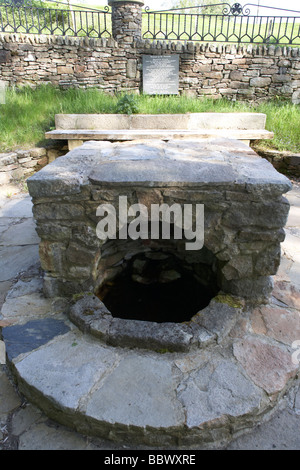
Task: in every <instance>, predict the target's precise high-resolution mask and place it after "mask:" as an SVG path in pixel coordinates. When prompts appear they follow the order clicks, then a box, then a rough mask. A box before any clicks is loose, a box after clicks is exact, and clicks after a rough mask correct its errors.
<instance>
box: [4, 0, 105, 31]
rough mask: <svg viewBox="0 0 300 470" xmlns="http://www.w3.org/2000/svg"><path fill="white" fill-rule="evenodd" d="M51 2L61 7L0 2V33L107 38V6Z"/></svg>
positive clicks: (10, 0)
mask: <svg viewBox="0 0 300 470" xmlns="http://www.w3.org/2000/svg"><path fill="white" fill-rule="evenodd" d="M55 3H56V4H61V5H64V8H56V7H53V8H52V5H51V4H50V5H51V7H49V6H48V5H47V4H45V6H44V5H43V3H42V2H41V1H38V2H36V1H34V0H33V1H30V0H25V1H23V0H0V32H9V33H26V34H54V35H62V36H89V37H97V38H101V37H111V12H110V11H109V8H108V7H104V10H97V9H90V8H88V9H85V7H80V8H79V7H78V6H76V5H72V4H65V3H62V2H55ZM46 5H47V6H46Z"/></svg>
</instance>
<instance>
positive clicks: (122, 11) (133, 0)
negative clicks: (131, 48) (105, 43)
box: [108, 0, 144, 43]
mask: <svg viewBox="0 0 300 470" xmlns="http://www.w3.org/2000/svg"><path fill="white" fill-rule="evenodd" d="M108 5H109V6H111V7H112V34H113V38H114V39H115V40H116V41H118V42H125V43H131V42H132V41H133V40H135V39H141V36H142V6H143V5H144V2H143V1H142V0H108Z"/></svg>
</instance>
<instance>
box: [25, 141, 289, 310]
mask: <svg viewBox="0 0 300 470" xmlns="http://www.w3.org/2000/svg"><path fill="white" fill-rule="evenodd" d="M28 187H29V192H30V194H31V196H32V198H33V203H34V208H33V212H34V217H35V219H36V222H37V231H38V234H39V236H40V238H41V244H40V257H41V263H42V268H43V269H44V271H45V279H44V286H45V293H46V295H48V296H55V295H67V296H72V295H73V294H78V293H80V292H86V291H89V292H95V291H96V289H97V288H98V287H99V286H100V285H102V284H103V282H104V280H106V279H109V278H113V277H114V276H115V275H116V274H117V272H119V271H120V270H121V269H122V267H121V264H122V260H124V258H125V255H126V258H127V259H128V258H130V257H132V256H133V255H135V254H137V253H139V252H141V251H142V252H147V251H148V252H150V251H159V250H161V249H162V250H163V251H171V252H173V253H176V256H178V257H179V258H182V259H183V258H185V260H186V262H187V263H189V264H191V265H195V264H197V263H201V262H206V261H205V259H204V258H206V257H207V252H209V253H210V255H211V257H212V258H213V263H214V264H215V266H214V270H215V273H216V275H217V277H218V284H219V288H220V290H222V291H223V292H226V293H230V294H234V295H237V296H241V297H243V298H246V299H251V300H254V301H263V300H265V299H267V298H268V295H269V293H270V291H271V288H272V283H271V278H270V276H272V275H274V274H275V273H276V271H277V268H278V265H279V262H280V242H281V241H283V240H284V231H283V227H284V225H285V223H286V219H287V215H288V211H289V204H288V202H287V200H286V199H285V198H283V197H282V194H284V193H286V192H287V191H289V190H290V188H291V183H290V182H289V180H288V179H287V178H286V177H284V176H283V175H281V174H279V173H278V172H277V171H276V170H274V168H273V167H272V165H271V164H270V163H268V162H267V161H265V160H264V159H262V158H260V157H258V156H257V155H256V154H255V153H254V152H253V151H252V150H251V149H250V148H249V147H247V146H246V145H244V144H242V143H239V142H238V141H231V140H227V139H209V140H203V141H183V142H182V141H179V140H177V141H176V140H174V141H169V142H163V141H152V142H151V144H149V143H145V142H138V143H136V142H135V143H114V144H113V143H109V142H88V143H86V144H84V145H83V146H82V147H80V148H79V149H75V150H73V151H71V152H69V153H68V154H67V155H66V156H64V157H61V158H59V159H57V160H56V161H55V162H53V163H52V164H51V165H48V166H47V167H46V168H44V169H43V170H41V171H40V172H38V173H36V174H35V175H34V176H33V177H31V178H30V179H29V180H28ZM119 196H123V197H126V198H127V205H128V207H129V206H130V205H133V204H137V203H140V204H144V205H145V206H146V207H150V205H151V204H159V205H161V204H168V205H169V206H171V205H172V204H180V205H181V206H182V207H183V206H184V204H194V205H195V204H203V205H204V220H205V222H204V223H205V228H204V249H202V250H196V251H195V250H186V249H185V244H184V243H183V241H182V240H181V241H178V240H176V243H173V242H172V241H170V242H169V246H168V245H165V247H163V246H160V242H159V240H151V239H149V240H148V242H147V243H146V241H145V240H142V243H141V240H138V241H137V242H136V243H132V240H131V241H130V242H129V241H128V240H122V243H120V240H119V244H118V247H117V244H116V243H115V246H113V243H112V240H110V242H108V241H105V240H104V241H103V240H100V239H99V238H98V236H97V234H96V227H97V223H98V222H99V221H100V217H99V216H97V215H96V211H97V208H98V206H99V205H102V204H112V205H113V206H114V207H116V208H117V207H118V206H119ZM117 215H118V214H117ZM132 218H133V217H132ZM129 222H130V217H129V219H128V223H129ZM128 238H129V237H128Z"/></svg>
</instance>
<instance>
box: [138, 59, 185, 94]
mask: <svg viewBox="0 0 300 470" xmlns="http://www.w3.org/2000/svg"><path fill="white" fill-rule="evenodd" d="M178 86H179V56H178V55H177V54H176V55H161V56H157V55H143V92H144V93H147V94H149V95H178Z"/></svg>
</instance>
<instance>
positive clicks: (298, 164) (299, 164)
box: [253, 145, 300, 178]
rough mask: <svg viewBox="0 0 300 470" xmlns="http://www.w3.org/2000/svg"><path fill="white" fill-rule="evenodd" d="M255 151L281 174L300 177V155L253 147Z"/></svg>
mask: <svg viewBox="0 0 300 470" xmlns="http://www.w3.org/2000/svg"><path fill="white" fill-rule="evenodd" d="M253 148H254V150H255V151H256V152H257V153H258V154H259V155H260V156H261V157H263V158H266V159H267V160H268V161H269V162H270V163H272V165H273V166H274V168H276V170H277V171H279V172H280V173H283V174H284V175H287V176H291V177H296V178H299V177H300V153H295V154H292V153H291V152H285V151H280V150H271V149H262V148H256V147H255V145H254V146H253Z"/></svg>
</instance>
